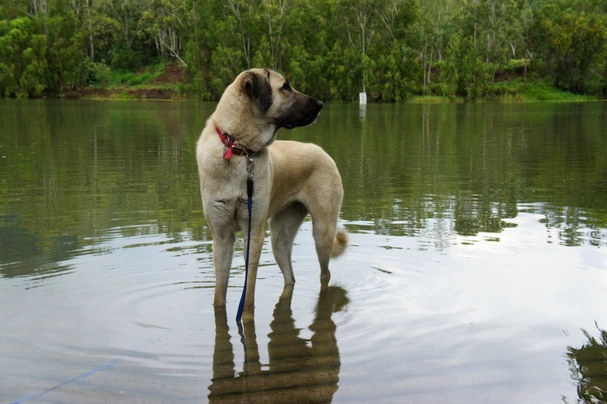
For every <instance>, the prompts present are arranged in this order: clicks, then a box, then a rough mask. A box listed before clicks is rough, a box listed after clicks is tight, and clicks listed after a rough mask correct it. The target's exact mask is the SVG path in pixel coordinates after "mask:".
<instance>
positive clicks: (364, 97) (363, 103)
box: [358, 91, 367, 105]
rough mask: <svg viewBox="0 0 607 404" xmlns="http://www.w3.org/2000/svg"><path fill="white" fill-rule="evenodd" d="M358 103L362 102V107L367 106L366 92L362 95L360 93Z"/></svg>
mask: <svg viewBox="0 0 607 404" xmlns="http://www.w3.org/2000/svg"><path fill="white" fill-rule="evenodd" d="M358 101H359V102H360V105H366V104H367V93H365V92H364V91H363V92H362V93H358Z"/></svg>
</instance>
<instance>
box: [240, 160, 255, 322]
mask: <svg viewBox="0 0 607 404" xmlns="http://www.w3.org/2000/svg"><path fill="white" fill-rule="evenodd" d="M247 171H248V175H249V177H248V179H247V198H248V201H247V205H248V208H249V229H248V231H247V234H248V236H247V252H246V255H245V258H244V268H245V269H244V286H243V287H242V296H240V303H239V304H238V312H237V313H236V322H237V323H240V320H241V319H242V310H243V308H244V299H245V296H246V294H247V278H248V277H249V250H250V248H249V247H251V216H253V156H251V155H249V156H248V157H247Z"/></svg>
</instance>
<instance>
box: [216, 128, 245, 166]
mask: <svg viewBox="0 0 607 404" xmlns="http://www.w3.org/2000/svg"><path fill="white" fill-rule="evenodd" d="M215 131H216V132H217V134H218V135H219V139H220V140H221V143H223V144H224V145H225V148H224V151H223V158H224V159H226V160H229V159H231V158H232V153H234V154H237V155H239V156H252V155H253V153H254V152H253V151H251V150H249V149H247V148H246V147H243V146H240V145H239V144H238V140H236V139H235V138H234V137H233V136H230V135H228V134H227V133H223V132H222V131H221V129H219V128H218V127H217V126H215Z"/></svg>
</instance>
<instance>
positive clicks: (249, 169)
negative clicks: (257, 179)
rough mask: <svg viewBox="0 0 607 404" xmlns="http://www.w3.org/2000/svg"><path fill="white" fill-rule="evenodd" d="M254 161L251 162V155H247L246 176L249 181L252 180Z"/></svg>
mask: <svg viewBox="0 0 607 404" xmlns="http://www.w3.org/2000/svg"><path fill="white" fill-rule="evenodd" d="M254 163H255V162H254V160H253V156H252V155H250V154H249V155H247V174H248V176H249V180H251V181H252V180H253V166H254V165H255V164H254Z"/></svg>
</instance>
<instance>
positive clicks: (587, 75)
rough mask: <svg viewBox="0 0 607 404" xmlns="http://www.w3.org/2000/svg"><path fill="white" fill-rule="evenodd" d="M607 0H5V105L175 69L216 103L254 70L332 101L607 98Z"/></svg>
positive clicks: (1, 24)
mask: <svg viewBox="0 0 607 404" xmlns="http://www.w3.org/2000/svg"><path fill="white" fill-rule="evenodd" d="M606 44H607V0H0V96H4V97H12V96H17V97H36V96H40V95H43V94H61V93H63V92H64V91H66V90H68V89H74V88H82V87H86V86H104V85H107V83H108V76H109V75H110V71H112V70H115V69H127V70H130V71H135V70H137V69H141V68H143V67H145V66H150V65H154V64H158V63H167V62H168V61H176V62H177V63H179V64H181V65H182V66H183V67H184V68H185V71H186V72H187V76H188V82H189V84H188V89H189V91H190V92H191V93H192V94H195V95H196V96H197V97H199V98H202V99H206V100H216V99H218V97H219V96H220V95H221V93H222V92H223V89H224V88H225V86H226V85H227V84H228V83H229V82H231V80H233V78H234V77H235V76H236V75H237V74H238V73H239V72H240V71H242V70H244V69H247V68H250V67H270V68H273V69H276V70H278V71H280V72H282V73H283V74H285V75H286V76H287V77H289V78H290V80H291V81H292V82H293V83H294V84H295V86H296V87H297V88H298V89H300V90H302V91H305V92H307V93H309V94H312V95H314V96H316V97H318V98H320V99H323V100H340V101H352V100H355V99H357V97H358V92H360V91H363V90H364V91H366V92H367V93H368V96H369V97H370V98H371V99H372V100H373V101H378V102H394V101H399V100H405V99H407V98H408V97H410V96H411V95H438V96H448V97H456V96H457V97H463V98H466V99H479V98H486V97H489V96H491V95H492V94H495V93H499V92H508V91H512V87H508V86H505V85H503V84H500V82H503V80H504V79H505V78H507V79H510V82H513V83H514V85H515V86H516V85H519V86H521V85H522V86H524V85H528V84H529V83H536V84H537V83H542V84H545V85H547V86H551V87H555V88H558V89H561V90H565V91H570V92H573V93H578V94H589V95H593V96H598V97H601V98H602V97H605V96H607V46H606Z"/></svg>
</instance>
